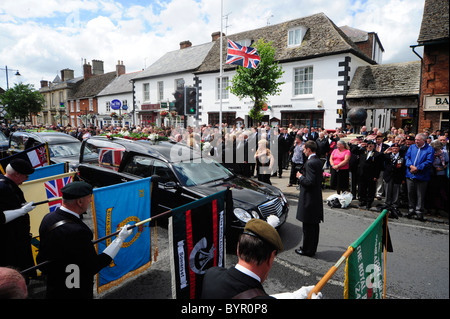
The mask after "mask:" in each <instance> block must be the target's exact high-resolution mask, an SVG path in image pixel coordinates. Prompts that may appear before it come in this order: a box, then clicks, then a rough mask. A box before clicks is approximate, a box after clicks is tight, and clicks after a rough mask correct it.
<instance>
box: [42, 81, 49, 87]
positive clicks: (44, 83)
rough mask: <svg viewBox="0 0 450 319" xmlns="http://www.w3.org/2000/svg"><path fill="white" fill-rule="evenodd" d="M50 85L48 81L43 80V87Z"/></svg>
mask: <svg viewBox="0 0 450 319" xmlns="http://www.w3.org/2000/svg"><path fill="white" fill-rule="evenodd" d="M45 87H48V81H45V80H41V88H45Z"/></svg>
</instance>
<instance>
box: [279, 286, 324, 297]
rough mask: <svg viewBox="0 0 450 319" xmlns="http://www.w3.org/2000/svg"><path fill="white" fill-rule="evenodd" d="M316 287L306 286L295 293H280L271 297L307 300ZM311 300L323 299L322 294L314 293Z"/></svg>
mask: <svg viewBox="0 0 450 319" xmlns="http://www.w3.org/2000/svg"><path fill="white" fill-rule="evenodd" d="M314 287H315V286H305V287H302V288H300V289H299V290H296V291H294V292H285V293H279V294H275V295H271V296H272V297H274V298H277V299H307V298H308V294H309V292H310V291H311V290H313V288H314ZM311 299H322V293H321V292H319V293H318V294H317V295H316V294H315V293H313V294H312V296H311Z"/></svg>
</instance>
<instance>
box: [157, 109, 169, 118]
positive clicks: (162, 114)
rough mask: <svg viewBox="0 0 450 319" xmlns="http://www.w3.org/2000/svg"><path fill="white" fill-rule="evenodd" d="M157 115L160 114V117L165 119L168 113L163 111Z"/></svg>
mask: <svg viewBox="0 0 450 319" xmlns="http://www.w3.org/2000/svg"><path fill="white" fill-rule="evenodd" d="M159 114H161V116H162V117H165V116H167V115H168V114H169V112H168V111H166V110H164V111H161V112H160V113H159Z"/></svg>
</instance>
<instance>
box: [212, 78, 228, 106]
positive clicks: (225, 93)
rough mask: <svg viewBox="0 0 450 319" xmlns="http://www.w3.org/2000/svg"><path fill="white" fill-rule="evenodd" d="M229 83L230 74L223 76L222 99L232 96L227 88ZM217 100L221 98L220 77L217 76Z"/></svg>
mask: <svg viewBox="0 0 450 319" xmlns="http://www.w3.org/2000/svg"><path fill="white" fill-rule="evenodd" d="M228 83H229V77H228V76H222V100H228V99H229V98H230V92H229V91H228V90H227V87H228V85H229V84H228ZM215 91H216V100H217V101H219V100H220V94H219V92H220V77H217V78H216V90H215Z"/></svg>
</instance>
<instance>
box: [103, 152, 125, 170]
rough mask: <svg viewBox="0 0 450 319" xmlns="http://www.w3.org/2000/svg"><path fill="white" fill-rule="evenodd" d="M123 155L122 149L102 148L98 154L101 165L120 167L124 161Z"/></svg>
mask: <svg viewBox="0 0 450 319" xmlns="http://www.w3.org/2000/svg"><path fill="white" fill-rule="evenodd" d="M122 154H123V150H122V149H113V148H101V149H100V152H99V153H98V161H99V162H100V164H107V165H111V166H116V167H119V166H120V162H121V161H122Z"/></svg>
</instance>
